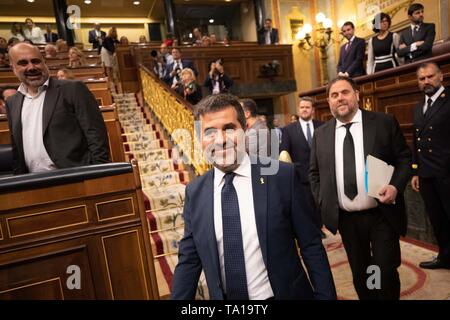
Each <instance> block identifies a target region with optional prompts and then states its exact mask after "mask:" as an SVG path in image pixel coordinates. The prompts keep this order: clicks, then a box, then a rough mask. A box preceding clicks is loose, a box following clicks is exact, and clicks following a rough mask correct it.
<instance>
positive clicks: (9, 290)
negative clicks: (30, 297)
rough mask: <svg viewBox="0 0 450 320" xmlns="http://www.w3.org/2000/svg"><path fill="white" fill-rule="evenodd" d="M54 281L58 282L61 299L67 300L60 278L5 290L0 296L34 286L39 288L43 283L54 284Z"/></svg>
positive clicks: (0, 292)
mask: <svg viewBox="0 0 450 320" xmlns="http://www.w3.org/2000/svg"><path fill="white" fill-rule="evenodd" d="M53 281H58V284H59V290H60V293H61V297H62V299H63V300H65V298H64V292H63V288H62V285H61V278H60V277H57V278H53V279H49V280H44V281H40V282H35V283H31V284H27V285H24V286H20V287H15V288H12V289H8V290H4V291H0V295H1V294H5V293H7V292H12V291H16V290H20V289H23V288H29V287H33V286H37V285H40V284H43V283H47V282H53Z"/></svg>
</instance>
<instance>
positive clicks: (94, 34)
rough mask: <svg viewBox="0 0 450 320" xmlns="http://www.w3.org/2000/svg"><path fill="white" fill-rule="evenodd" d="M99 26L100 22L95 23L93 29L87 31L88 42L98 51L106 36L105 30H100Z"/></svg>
mask: <svg viewBox="0 0 450 320" xmlns="http://www.w3.org/2000/svg"><path fill="white" fill-rule="evenodd" d="M100 28H101V27H100V23H95V24H94V29H93V30H90V31H89V43H92V49H98V52H100V49H101V48H102V44H103V41H104V40H105V38H106V32H105V31H102V30H100Z"/></svg>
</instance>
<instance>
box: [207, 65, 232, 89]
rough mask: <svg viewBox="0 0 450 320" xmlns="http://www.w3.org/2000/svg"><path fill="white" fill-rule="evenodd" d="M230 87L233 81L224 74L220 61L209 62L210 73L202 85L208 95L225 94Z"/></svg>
mask: <svg viewBox="0 0 450 320" xmlns="http://www.w3.org/2000/svg"><path fill="white" fill-rule="evenodd" d="M232 85H233V80H232V79H231V78H230V77H228V76H227V75H226V74H225V72H224V70H223V62H222V60H221V59H219V60H216V61H213V62H211V63H210V71H209V73H208V75H207V76H206V79H205V83H204V84H203V86H204V87H206V88H208V91H209V94H219V93H227V92H229V91H230V87H231V86H232Z"/></svg>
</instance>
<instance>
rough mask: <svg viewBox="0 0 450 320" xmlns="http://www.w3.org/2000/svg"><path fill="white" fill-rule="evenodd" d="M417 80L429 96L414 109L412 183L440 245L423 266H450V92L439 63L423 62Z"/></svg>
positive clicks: (426, 95) (427, 267)
mask: <svg viewBox="0 0 450 320" xmlns="http://www.w3.org/2000/svg"><path fill="white" fill-rule="evenodd" d="M417 80H418V83H419V88H420V90H421V91H423V93H425V99H423V100H421V101H419V103H418V104H417V106H416V109H415V110H414V140H413V143H414V150H413V160H414V162H413V166H412V169H413V172H414V176H413V178H412V180H411V185H412V188H413V189H414V191H416V192H420V195H421V196H422V198H423V202H424V203H425V209H426V211H427V213H428V216H429V217H430V221H431V225H432V226H433V229H434V234H435V236H436V240H437V243H438V245H439V254H438V256H437V257H436V258H434V259H433V260H431V261H426V262H422V263H420V267H421V268H425V269H438V268H444V269H450V198H449V195H450V139H449V137H450V92H449V90H448V89H445V88H444V86H443V85H442V80H443V74H442V71H441V70H440V69H439V67H438V66H437V65H436V64H435V63H432V62H430V63H423V64H421V65H420V66H419V68H418V69H417Z"/></svg>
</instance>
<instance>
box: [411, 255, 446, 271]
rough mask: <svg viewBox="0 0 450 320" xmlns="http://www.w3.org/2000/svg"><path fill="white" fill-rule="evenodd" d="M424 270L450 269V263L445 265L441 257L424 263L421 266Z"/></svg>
mask: <svg viewBox="0 0 450 320" xmlns="http://www.w3.org/2000/svg"><path fill="white" fill-rule="evenodd" d="M419 267H421V268H423V269H450V263H444V262H443V261H442V260H441V259H440V258H439V257H436V258H434V259H433V260H431V261H424V262H421V263H420V264H419Z"/></svg>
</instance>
